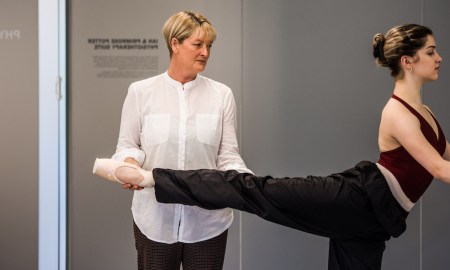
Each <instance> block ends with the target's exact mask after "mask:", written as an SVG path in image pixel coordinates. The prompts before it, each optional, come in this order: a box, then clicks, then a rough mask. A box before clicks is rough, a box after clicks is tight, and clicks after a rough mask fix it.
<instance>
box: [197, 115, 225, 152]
mask: <svg viewBox="0 0 450 270" xmlns="http://www.w3.org/2000/svg"><path fill="white" fill-rule="evenodd" d="M196 125H197V140H198V141H199V142H201V143H204V144H209V145H213V146H217V145H219V143H220V139H221V138H222V125H221V121H220V115H219V114H197V119H196Z"/></svg>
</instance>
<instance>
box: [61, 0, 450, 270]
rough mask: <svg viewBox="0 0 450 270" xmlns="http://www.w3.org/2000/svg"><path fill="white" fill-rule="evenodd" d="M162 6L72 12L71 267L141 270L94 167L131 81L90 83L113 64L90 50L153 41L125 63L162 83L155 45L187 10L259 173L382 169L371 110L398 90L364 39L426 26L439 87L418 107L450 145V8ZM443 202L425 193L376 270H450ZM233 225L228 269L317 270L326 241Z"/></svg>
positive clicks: (309, 3)
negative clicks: (370, 165) (208, 43)
mask: <svg viewBox="0 0 450 270" xmlns="http://www.w3.org/2000/svg"><path fill="white" fill-rule="evenodd" d="M161 3H163V2H161V1H138V0H132V1H120V0H115V1H105V0H103V1H95V2H92V1H87V0H85V1H70V4H69V17H70V18H69V37H70V40H69V44H70V48H69V51H70V55H69V56H70V57H69V92H70V97H69V104H68V106H69V132H68V133H69V141H70V145H69V190H70V194H69V197H70V203H69V212H70V216H69V223H70V228H69V232H70V236H69V237H70V239H69V250H70V254H69V265H70V269H74V270H75V269H130V268H133V267H135V264H136V263H135V251H134V247H133V235H132V229H131V228H132V219H131V214H130V209H129V208H130V203H131V193H129V192H128V191H124V190H121V188H120V186H115V185H112V184H111V183H107V182H104V181H102V180H99V179H98V178H95V177H94V176H92V174H91V168H92V163H93V160H94V159H95V157H97V156H102V157H105V156H110V155H111V154H112V153H113V151H114V148H115V145H116V142H117V135H118V128H119V121H120V110H121V106H122V102H123V99H124V97H125V94H126V88H127V86H128V84H129V83H130V82H132V81H134V80H136V79H138V78H126V77H124V76H122V77H118V78H98V77H97V76H98V69H96V68H94V67H93V64H92V56H93V55H99V54H102V55H107V54H108V53H110V52H98V51H97V52H96V51H93V50H92V46H90V45H89V44H87V42H86V39H87V38H92V37H112V38H114V37H145V36H148V37H150V38H153V37H155V36H156V35H157V38H159V39H160V43H159V46H160V49H159V50H158V51H156V52H155V51H147V52H133V51H130V52H120V53H121V54H123V55H145V54H146V53H148V54H150V55H154V56H156V57H157V58H158V59H159V62H158V67H157V68H156V71H157V72H158V73H159V72H162V71H164V70H165V68H166V67H167V63H168V58H167V53H166V48H165V46H164V43H163V41H162V37H161V35H160V28H161V26H162V24H163V22H164V21H165V19H166V18H167V17H168V16H169V15H170V14H172V13H174V12H175V11H178V10H183V9H192V10H198V11H200V12H203V13H204V14H205V15H206V16H207V17H208V18H210V19H211V21H212V23H213V24H214V25H215V26H216V28H217V30H218V33H219V38H218V40H217V42H216V43H215V44H214V47H213V52H212V57H211V60H210V63H209V66H208V68H207V72H206V73H205V75H207V76H209V77H211V78H213V79H216V80H218V81H222V82H224V83H226V84H228V85H229V86H230V87H231V88H232V89H233V91H234V94H235V97H236V100H237V103H238V112H239V117H240V130H239V132H240V133H239V134H240V136H239V137H240V143H241V153H242V155H243V157H244V159H245V161H246V163H247V165H248V166H249V167H250V168H251V169H252V170H253V171H254V172H255V173H256V174H258V175H265V174H270V175H273V176H294V175H302V176H304V175H308V174H315V175H324V174H329V173H332V172H336V171H342V170H344V169H347V168H349V167H351V166H353V165H354V164H355V163H356V162H358V161H360V160H363V159H366V160H372V161H375V160H376V159H377V157H378V147H377V129H378V123H379V117H380V111H381V109H382V107H383V106H384V103H385V102H386V100H387V99H388V98H389V96H390V95H391V93H392V88H393V81H392V79H391V78H390V77H389V72H388V71H387V70H385V69H381V68H377V67H376V66H375V64H374V61H373V58H372V57H371V54H372V51H371V39H372V37H373V35H374V34H375V33H377V32H383V33H385V32H386V31H387V30H388V29H389V28H390V27H392V26H394V25H397V24H401V23H405V22H415V23H422V22H423V23H425V24H426V25H429V26H430V27H431V28H432V29H433V30H434V31H435V33H436V38H437V42H438V50H439V49H440V53H441V54H442V56H443V58H444V62H443V65H442V68H441V70H440V74H441V79H440V80H439V81H438V82H435V83H431V84H429V85H426V87H425V89H424V90H425V91H424V99H425V102H426V103H427V104H429V105H430V106H431V107H432V108H433V111H434V112H435V114H436V115H437V116H438V118H439V120H440V123H441V124H442V127H443V129H444V131H446V133H447V134H450V125H449V120H450V116H449V114H448V107H447V106H446V104H447V103H448V100H450V99H449V95H450V94H449V92H448V91H447V87H446V86H447V85H448V82H449V78H448V75H449V74H448V73H449V72H448V70H449V69H448V68H447V67H446V62H445V59H450V57H449V54H450V51H446V48H448V47H449V46H448V45H449V42H450V39H449V37H448V36H447V35H446V33H447V32H448V30H449V29H448V22H447V17H448V14H447V13H448V10H449V8H450V4H449V3H448V2H446V1H444V0H441V1H438V0H412V1H411V0H409V1H407V0H399V1H388V0H379V1H350V0H343V1H330V0H328V1H327V0H305V1H294V0H291V1H289V0H283V1H271V0H241V1H238V0H233V1H220V2H218V1H217V2H211V1H206V0H205V1H200V0H199V1H190V2H189V3H187V2H186V1H172V2H170V3H169V2H167V1H165V2H164V4H161ZM117 53H118V52H113V54H117ZM150 73H151V72H149V75H150ZM449 191H450V188H449V187H448V186H445V185H442V184H440V183H437V182H436V183H433V185H432V186H431V188H430V190H429V191H428V192H427V194H426V195H425V197H424V198H423V199H422V200H421V202H420V203H419V204H418V205H417V206H416V207H415V208H414V210H413V211H412V213H411V214H410V217H409V219H408V230H407V232H406V233H405V234H404V235H403V236H402V237H400V238H399V239H393V240H392V241H389V242H388V244H387V250H386V252H385V258H384V261H383V269H413V270H414V269H424V270H431V269H433V270H440V269H448V268H449V267H450V258H449V256H447V255H446V254H447V253H448V252H447V251H448V250H449V246H450V244H449V239H450V233H449V232H448V229H447V228H448V227H449V225H450V216H448V215H447V214H446V213H447V212H446V209H445V206H446V205H448V203H449V200H450V199H449V196H448V194H449ZM443 213H444V214H443ZM235 216H236V221H235V223H234V224H233V227H232V228H231V231H230V234H229V245H228V248H227V257H226V263H225V269H233V270H234V269H245V270H253V269H258V270H265V269H268V270H269V269H326V265H327V262H326V258H327V244H328V242H327V239H323V238H320V237H317V236H312V235H307V234H304V233H302V232H298V231H294V230H292V229H289V228H285V227H281V226H278V225H275V224H271V223H269V222H266V221H263V220H262V219H260V218H257V217H255V216H252V215H249V214H246V213H244V214H242V215H241V214H240V213H238V212H236V215H235ZM118 254H120V255H118ZM241 266H242V267H241Z"/></svg>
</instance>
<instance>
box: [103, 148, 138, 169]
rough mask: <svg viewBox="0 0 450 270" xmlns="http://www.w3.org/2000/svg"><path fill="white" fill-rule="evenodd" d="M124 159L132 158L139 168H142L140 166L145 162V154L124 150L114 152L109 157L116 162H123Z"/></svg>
mask: <svg viewBox="0 0 450 270" xmlns="http://www.w3.org/2000/svg"><path fill="white" fill-rule="evenodd" d="M126 158H134V159H135V160H136V161H137V162H138V163H139V166H141V167H142V164H143V163H144V160H145V153H144V151H142V150H139V149H126V150H122V151H119V152H116V153H115V154H114V155H113V156H112V157H111V159H114V160H118V161H125V159H126Z"/></svg>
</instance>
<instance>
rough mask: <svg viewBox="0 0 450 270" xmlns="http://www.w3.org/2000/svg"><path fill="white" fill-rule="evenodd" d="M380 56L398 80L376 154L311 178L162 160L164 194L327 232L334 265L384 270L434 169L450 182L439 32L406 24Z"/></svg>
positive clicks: (381, 42)
mask: <svg viewBox="0 0 450 270" xmlns="http://www.w3.org/2000/svg"><path fill="white" fill-rule="evenodd" d="M373 55H374V57H375V59H376V63H377V64H378V65H381V66H385V67H388V68H389V69H390V71H391V75H392V77H393V78H394V81H395V85H394V91H393V95H392V98H391V99H389V100H388V102H387V104H386V106H385V107H384V109H383V112H382V115H381V122H380V128H379V137H378V142H379V148H380V158H379V160H378V162H376V163H373V162H369V161H362V162H359V163H358V164H356V166H354V167H353V168H350V169H348V170H346V171H343V172H341V173H336V174H332V175H329V176H326V177H319V176H307V177H305V178H303V177H294V178H272V177H270V176H266V177H258V176H254V175H252V174H249V173H239V172H237V171H233V170H228V171H217V170H208V169H205V170H190V171H177V170H170V169H154V170H153V177H154V179H151V180H150V182H151V184H150V186H151V185H155V186H154V188H155V191H156V198H157V200H158V201H159V202H163V203H182V204H186V205H197V206H200V207H203V208H205V209H220V208H223V207H231V208H235V209H239V210H242V211H246V212H249V213H253V214H256V215H258V216H260V217H262V218H264V219H266V220H268V221H272V222H275V223H278V224H281V225H284V226H288V227H291V228H294V229H298V230H301V231H304V232H308V233H312V234H315V235H320V236H324V237H328V238H329V239H330V246H329V260H328V269H330V270H337V269H358V270H360V269H370V270H375V269H381V263H382V257H383V252H384V250H385V241H387V240H389V239H390V238H391V237H399V236H400V235H401V234H402V233H403V232H404V231H405V229H406V218H407V216H408V213H409V212H410V211H411V209H412V207H413V206H414V204H415V203H416V202H417V201H418V200H419V198H420V197H421V196H422V195H423V193H424V192H425V191H426V189H427V188H428V186H429V185H430V183H431V182H432V180H433V178H437V179H439V180H442V181H443V182H445V183H450V162H449V160H450V147H449V143H448V142H447V141H446V139H445V136H444V133H443V132H442V129H441V127H440V126H439V124H438V122H437V120H436V119H435V117H434V115H433V114H432V112H431V110H430V108H428V107H427V106H425V105H423V103H422V99H421V95H420V91H421V88H422V85H423V84H424V83H425V82H428V81H434V80H437V78H438V70H439V65H440V63H441V61H442V58H441V57H440V55H439V54H438V53H437V51H436V42H435V39H434V37H433V33H432V31H431V30H430V29H429V28H427V27H425V26H421V25H415V24H405V25H401V26H397V27H394V28H392V29H391V30H389V31H388V32H387V34H386V35H383V34H376V35H375V36H374V38H373ZM139 181H140V180H139Z"/></svg>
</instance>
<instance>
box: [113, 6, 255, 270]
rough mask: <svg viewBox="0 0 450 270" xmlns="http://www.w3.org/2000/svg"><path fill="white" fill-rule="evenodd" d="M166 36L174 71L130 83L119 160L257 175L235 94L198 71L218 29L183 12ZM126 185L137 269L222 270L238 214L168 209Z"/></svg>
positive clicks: (150, 193)
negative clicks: (246, 156) (244, 152)
mask: <svg viewBox="0 0 450 270" xmlns="http://www.w3.org/2000/svg"><path fill="white" fill-rule="evenodd" d="M163 35H164V38H165V40H166V43H167V47H168V49H169V53H170V63H169V67H168V69H167V71H166V72H164V73H163V74H160V75H157V76H155V77H152V78H149V79H145V80H142V81H138V82H134V83H132V84H131V85H130V87H129V90H128V95H127V96H126V98H125V102H124V105H123V111H122V119H121V124H120V135H119V139H118V144H117V149H116V153H115V154H114V156H113V157H112V159H113V160H115V161H117V162H119V163H120V162H126V163H127V164H130V167H135V168H140V170H141V171H142V170H147V171H151V170H152V169H153V168H157V167H163V168H171V169H177V170H192V169H200V168H208V169H219V170H230V169H238V170H241V171H243V172H250V173H251V171H250V170H248V169H247V168H246V166H245V164H244V162H243V160H242V158H241V157H240V155H239V149H238V143H237V139H236V126H237V125H236V108H235V101H234V97H233V93H232V92H231V89H230V88H229V87H227V86H226V85H224V84H222V83H219V82H217V81H214V80H212V79H209V78H206V77H204V76H202V75H200V74H199V73H200V72H202V71H203V70H205V68H206V65H207V63H208V59H209V57H210V53H211V46H212V44H213V42H214V41H215V39H216V31H215V30H214V28H213V26H212V25H211V23H210V22H209V21H208V20H207V19H206V18H205V17H204V16H203V15H201V14H199V13H194V12H189V11H183V12H179V13H176V14H174V15H172V16H171V17H170V18H169V19H168V20H167V22H166V23H165V24H164V27H163ZM119 173H120V170H119ZM126 179H127V178H126V177H125V180H126ZM125 182H127V181H124V182H122V183H125ZM123 187H124V188H125V189H130V190H134V196H133V202H132V213H133V219H134V232H135V240H136V248H137V252H138V269H164V270H171V269H174V270H175V269H176V270H179V269H180V265H182V267H183V269H185V270H189V269H191V270H197V269H221V268H222V265H223V261H224V254H225V247H226V241H227V231H228V228H229V226H230V225H231V223H232V221H233V212H232V210H231V209H229V208H228V209H218V210H205V209H202V208H199V207H196V206H186V205H181V204H161V203H158V202H157V201H156V198H155V190H154V189H152V188H143V187H139V186H137V185H134V186H133V185H130V184H123Z"/></svg>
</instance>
